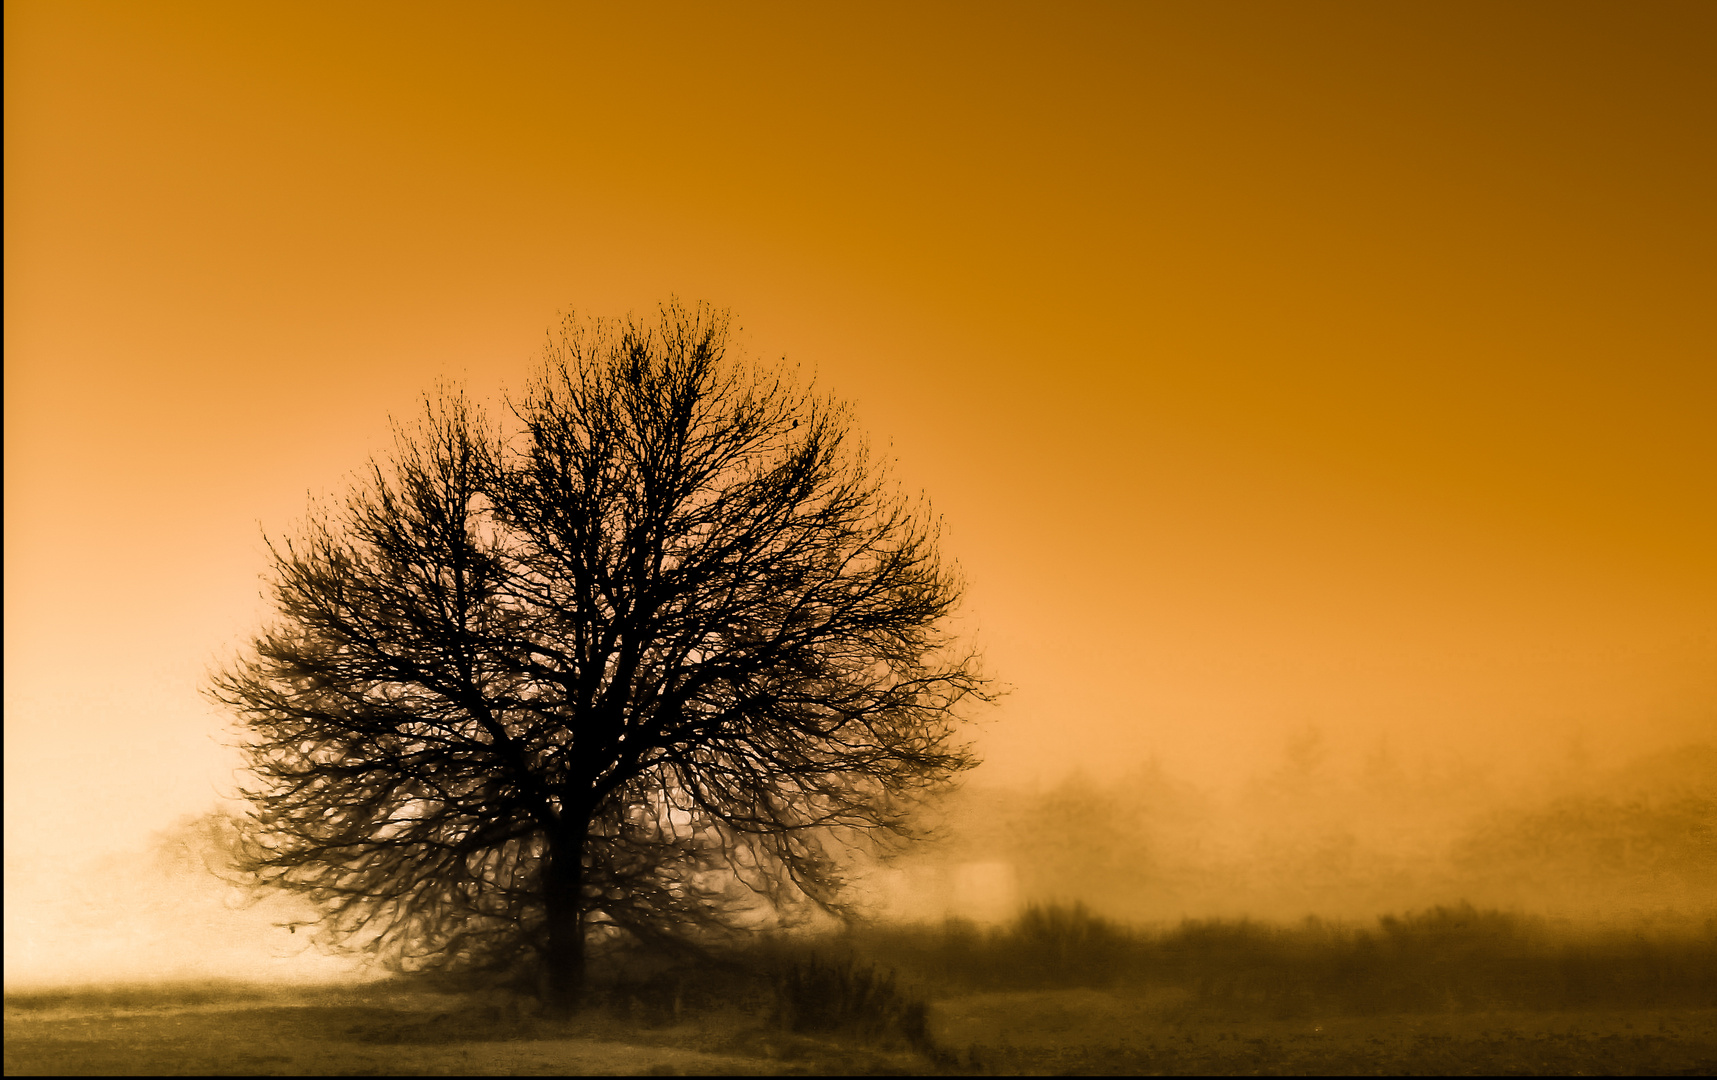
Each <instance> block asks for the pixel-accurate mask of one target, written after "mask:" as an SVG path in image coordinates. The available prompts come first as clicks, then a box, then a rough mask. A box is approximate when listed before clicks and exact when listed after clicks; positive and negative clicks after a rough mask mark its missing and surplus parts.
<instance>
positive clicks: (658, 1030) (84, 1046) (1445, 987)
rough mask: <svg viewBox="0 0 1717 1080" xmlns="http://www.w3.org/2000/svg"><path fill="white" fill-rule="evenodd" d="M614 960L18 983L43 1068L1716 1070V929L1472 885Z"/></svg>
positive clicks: (18, 1000) (35, 1064) (23, 1045)
mask: <svg viewBox="0 0 1717 1080" xmlns="http://www.w3.org/2000/svg"><path fill="white" fill-rule="evenodd" d="M746 959H747V961H748V964H747V965H736V966H726V967H721V968H709V967H699V968H677V969H676V968H670V969H662V970H657V971H656V972H655V973H654V974H652V975H651V976H649V977H648V978H642V977H640V978H636V979H633V980H631V981H621V982H615V983H613V984H612V985H610V986H609V987H607V988H606V989H605V990H604V991H603V992H602V993H601V996H600V1001H599V1002H598V1003H597V1004H596V1006H595V1007H593V1008H592V1009H590V1010H589V1011H587V1012H586V1013H584V1014H582V1015H580V1016H579V1017H577V1018H575V1019H573V1020H570V1021H551V1020H549V1019H547V1018H544V1017H542V1016H540V1015H538V1014H537V1012H536V1011H535V1009H534V1005H533V1003H532V1002H530V1000H529V999H528V998H524V997H521V996H518V995H514V994H511V993H508V992H505V991H503V990H498V989H493V988H491V989H488V990H472V989H467V990H465V991H463V992H457V993H456V992H451V991H448V990H447V989H446V987H445V986H443V987H442V988H441V989H440V990H432V989H429V988H428V986H427V984H425V983H423V982H421V981H417V982H414V981H409V980H390V981H386V982H377V983H369V984H361V985H352V984H347V985H341V986H311V987H297V988H265V987H259V986H254V985H246V984H211V983H203V984H176V985H159V986H151V987H129V988H127V987H107V988H78V989H69V988H68V989H58V990H48V989H43V990H37V991H33V992H12V993H8V995H7V997H6V1008H5V1035H6V1039H5V1070H6V1073H7V1074H8V1075H14V1074H16V1075H26V1074H40V1073H73V1074H93V1073H178V1074H190V1073H219V1072H233V1073H240V1074H292V1073H344V1074H364V1073H421V1074H445V1073H468V1072H469V1073H483V1074H506V1073H527V1074H551V1073H574V1074H577V1073H586V1074H590V1073H622V1074H640V1075H647V1074H654V1075H671V1074H676V1073H699V1074H716V1075H739V1074H749V1073H766V1074H786V1075H805V1074H827V1073H879V1074H889V1073H911V1072H926V1071H933V1072H941V1073H949V1074H993V1073H999V1074H1009V1073H1086V1074H1102V1073H1193V1074H1200V1073H1208V1074H1216V1073H1278V1074H1294V1073H1324V1072H1328V1073H1343V1074H1380V1073H1382V1074H1437V1073H1454V1074H1496V1073H1509V1074H1534V1073H1537V1074H1551V1073H1575V1074H1654V1075H1709V1074H1712V1073H1714V1072H1717V938H1713V936H1712V935H1711V933H1710V931H1709V928H1705V929H1703V930H1697V929H1695V930H1689V929H1686V928H1684V929H1683V930H1681V931H1678V932H1676V933H1660V934H1657V935H1655V936H1647V935H1643V934H1639V933H1634V934H1620V933H1612V934H1609V935H1603V934H1597V933H1595V932H1590V931H1588V932H1583V933H1575V932H1573V931H1570V930H1566V929H1564V930H1561V931H1556V930H1552V929H1550V928H1547V927H1545V926H1543V925H1542V924H1535V923H1532V922H1530V921H1528V920H1521V919H1518V918H1514V917H1509V916H1502V915H1498V914H1496V913H1484V912H1475V911H1472V910H1471V909H1464V910H1455V911H1438V912H1432V913H1427V914H1425V915H1422V916H1415V917H1409V918H1406V919H1402V920H1384V921H1383V922H1382V923H1380V928H1379V929H1378V930H1376V931H1362V930H1354V929H1347V930H1343V929H1340V928H1334V927H1329V926H1322V925H1318V924H1307V925H1304V926H1299V927H1268V926H1256V925H1250V924H1244V923H1224V924H1188V925H1187V926H1183V927H1181V928H1179V929H1177V930H1173V931H1165V932H1159V933H1154V934H1151V933H1144V932H1135V931H1128V930H1125V929H1123V928H1119V927H1116V926H1113V925H1111V924H1107V923H1104V922H1103V921H1102V920H1099V919H1094V918H1091V917H1089V916H1086V915H1083V914H1082V913H1080V912H1077V911H1073V912H1069V911H1055V910H1051V911H1048V912H1042V911H1039V912H1035V913H1028V914H1027V915H1026V916H1025V917H1022V918H1021V919H1020V920H1018V921H1017V922H1016V923H1015V924H1014V925H1013V926H1011V927H1009V928H1006V929H1002V930H994V931H989V932H979V931H977V930H976V929H975V928H972V927H963V926H958V925H955V926H948V927H943V928H939V929H919V930H916V931H895V932H881V931H876V932H872V933H869V934H864V935H848V936H845V937H843V938H840V939H819V940H817V941H814V942H806V941H802V940H795V941H791V942H781V941H776V942H770V943H767V944H766V945H765V946H763V947H759V948H756V949H753V950H751V951H750V952H748V953H747V954H746Z"/></svg>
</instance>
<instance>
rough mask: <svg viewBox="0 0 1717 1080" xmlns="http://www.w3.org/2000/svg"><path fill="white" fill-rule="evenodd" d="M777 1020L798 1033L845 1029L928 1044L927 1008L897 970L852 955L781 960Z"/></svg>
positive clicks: (876, 1038) (918, 1045)
mask: <svg viewBox="0 0 1717 1080" xmlns="http://www.w3.org/2000/svg"><path fill="white" fill-rule="evenodd" d="M773 1020H774V1023H775V1024H776V1026H778V1027H780V1028H783V1029H784V1030H787V1031H792V1032H796V1033H800V1034H809V1033H818V1034H834V1033H840V1034H847V1035H856V1036H858V1037H860V1038H863V1039H866V1040H870V1041H877V1042H888V1041H891V1040H892V1039H893V1038H899V1039H902V1040H904V1041H905V1042H906V1044H907V1045H909V1046H912V1047H914V1048H915V1049H920V1050H927V1049H929V1047H930V1034H929V1009H928V1006H927V1005H926V1004H925V1002H924V1001H922V1000H920V999H918V998H916V997H914V996H912V995H910V994H907V993H905V992H903V991H901V990H900V989H899V988H898V987H896V985H895V981H894V974H893V973H892V972H890V973H888V974H883V973H881V972H880V971H879V970H878V968H877V967H876V966H875V965H874V964H864V963H861V962H859V961H858V960H857V959H855V958H853V957H851V956H843V957H826V956H818V955H810V956H806V957H802V958H797V959H790V960H787V961H786V962H784V963H782V964H781V965H780V967H778V969H777V970H776V974H775V1012H774V1016H773Z"/></svg>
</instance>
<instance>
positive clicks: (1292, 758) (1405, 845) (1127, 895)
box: [5, 727, 1717, 987]
mask: <svg viewBox="0 0 1717 1080" xmlns="http://www.w3.org/2000/svg"><path fill="white" fill-rule="evenodd" d="M1353 749H1354V748H1351V747H1349V748H1344V747H1341V746H1340V745H1332V741H1331V740H1330V739H1329V737H1327V736H1326V735H1325V734H1324V733H1323V732H1321V731H1320V730H1319V729H1317V728H1315V727H1307V728H1304V729H1302V730H1300V731H1299V732H1297V733H1295V734H1294V735H1293V736H1291V737H1290V738H1288V739H1287V740H1286V741H1285V742H1284V743H1283V745H1281V746H1280V747H1278V748H1277V751H1276V754H1275V757H1276V760H1275V762H1274V764H1273V765H1272V766H1271V767H1268V768H1265V769H1261V770H1257V771H1253V772H1251V773H1248V774H1244V775H1242V776H1240V777H1238V778H1237V782H1236V783H1234V784H1232V785H1229V786H1227V787H1226V788H1212V787H1207V786H1200V785H1198V784H1195V783H1193V782H1191V781H1188V780H1186V779H1185V778H1183V777H1181V776H1178V775H1176V773H1175V771H1174V770H1173V769H1172V768H1169V767H1166V766H1165V765H1163V764H1162V763H1161V762H1158V761H1149V760H1147V761H1144V762H1141V763H1139V764H1138V765H1137V766H1135V767H1133V768H1131V769H1127V770H1123V771H1121V772H1120V773H1119V774H1118V775H1116V776H1114V777H1113V778H1111V779H1099V778H1097V777H1094V776H1093V775H1092V774H1091V773H1089V772H1085V771H1074V772H1070V773H1067V774H1065V775H1063V776H1061V777H1060V778H1059V779H1058V780H1055V781H1053V782H1038V783H1027V784H1001V783H996V782H994V781H993V780H992V779H991V778H990V776H989V775H987V774H986V772H985V770H984V769H983V768H982V767H980V768H979V769H978V770H976V771H975V772H974V773H973V774H971V776H970V779H969V780H968V782H967V783H965V784H964V785H962V787H961V788H960V789H959V790H958V791H956V792H954V793H953V794H951V795H950V796H948V797H947V798H945V799H944V800H942V801H941V802H940V803H939V804H938V805H937V807H936V808H935V811H934V812H933V813H930V814H927V815H926V817H925V821H924V825H925V828H926V830H927V832H928V833H929V834H930V837H929V838H928V839H926V840H925V841H923V842H920V843H917V844H915V845H912V846H910V847H908V848H907V849H906V850H905V851H904V852H903V853H902V854H901V855H900V856H899V857H897V858H895V859H893V860H892V861H890V862H889V863H888V864H887V865H884V866H878V867H873V868H871V869H870V870H869V871H868V872H866V873H864V874H863V875H862V876H861V878H860V880H858V881H857V882H856V883H855V887H854V895H855V896H857V897H858V898H859V899H860V901H861V902H860V905H859V906H860V908H861V909H862V910H864V911H865V912H866V914H867V916H868V917H869V918H871V919H874V920H877V921H880V922H892V923H906V924H933V925H934V924H940V923H942V922H943V921H945V920H948V919H958V920H968V921H970V922H973V923H976V924H979V925H984V924H997V923H1002V922H1006V921H1008V920H1011V919H1013V918H1014V917H1016V916H1017V915H1018V914H1019V913H1020V912H1021V911H1022V910H1024V909H1025V908H1026V907H1027V906H1030V905H1051V904H1060V905H1064V906H1068V905H1074V904H1078V905H1083V906H1084V907H1085V908H1087V909H1088V910H1090V911H1091V912H1092V913H1094V914H1097V915H1101V916H1105V917H1108V918H1111V919H1114V920H1117V921H1122V922H1126V923H1130V924H1133V925H1140V926H1153V925H1155V926H1163V925H1172V924H1175V923H1178V922H1180V921H1182V920H1189V919H1192V920H1197V919H1217V918H1222V919H1239V918H1245V919H1254V920H1263V921H1273V922H1289V921H1295V920H1301V919H1304V918H1306V917H1308V916H1311V917H1316V918H1320V919H1324V920H1332V921H1337V922H1344V923H1348V924H1353V925H1366V924H1370V923H1372V922H1373V921H1374V920H1375V919H1376V918H1377V917H1380V916H1384V915H1389V914H1400V913H1406V912H1411V911H1419V910H1425V909H1428V908H1431V907H1433V906H1437V905H1454V904H1459V903H1463V902H1464V903H1470V904H1472V905H1474V906H1477V907H1480V908H1492V907H1494V908H1498V909H1501V910H1505V911H1511V912H1521V913H1526V914H1533V915H1543V916H1549V917H1552V918H1554V919H1556V920H1559V921H1562V922H1571V923H1574V924H1577V925H1588V924H1606V925H1611V926H1614V925H1628V926H1639V927H1642V928H1643V927H1648V926H1650V927H1658V928H1663V929H1674V928H1677V927H1684V926H1693V925H1698V924H1700V923H1703V922H1704V921H1706V920H1709V919H1712V918H1714V917H1717V746H1714V745H1712V744H1709V743H1694V744H1688V745H1685V746H1681V747H1676V748H1673V749H1669V750H1665V751H1660V752H1656V753H1651V754H1646V755H1642V756H1639V757H1635V758H1633V759H1631V760H1628V761H1625V762H1623V763H1620V764H1614V765H1603V764H1597V763H1594V762H1593V761H1592V760H1590V758H1589V757H1588V756H1587V755H1585V754H1584V753H1582V751H1581V748H1580V746H1579V744H1578V743H1573V744H1570V746H1569V747H1568V748H1567V749H1566V751H1565V752H1564V753H1563V754H1562V755H1561V756H1560V758H1559V759H1556V760H1553V761H1550V762H1547V763H1546V764H1545V765H1544V766H1543V767H1542V768H1540V769H1538V770H1537V771H1536V772H1531V773H1528V774H1526V775H1525V776H1519V775H1515V774H1507V775H1503V774H1499V772H1498V770H1497V769H1495V768H1493V767H1489V766H1487V765H1486V764H1485V763H1483V762H1473V761H1467V760H1463V759H1460V758H1457V757H1454V756H1452V755H1443V756H1436V755H1423V756H1403V755H1400V754H1397V753H1396V752H1395V751H1393V750H1392V749H1391V748H1390V746H1389V745H1388V744H1387V743H1386V742H1381V741H1380V742H1378V743H1376V744H1374V745H1372V746H1370V747H1369V748H1359V749H1360V751H1361V752H1359V753H1343V752H1342V751H1344V750H1353ZM236 809H238V807H237V806H235V805H228V806H225V807H212V808H210V810H209V811H207V812H206V813H204V814H199V815H190V816H187V817H185V818H184V819H183V820H181V821H180V822H179V823H177V824H176V825H174V826H173V827H172V828H170V829H166V830H163V831H161V832H159V833H157V834H156V836H155V837H154V838H153V840H152V841H151V843H150V844H149V845H148V846H147V847H145V848H143V849H139V850H133V851H128V852H121V853H114V854H108V855H104V856H98V857H95V858H92V859H89V860H84V861H79V860H76V859H71V860H66V861H64V862H61V863H57V864H47V863H43V862H41V861H33V862H30V863H27V864H26V863H24V862H22V861H20V862H14V861H13V860H12V858H10V857H8V860H7V864H6V898H7V903H6V915H5V917H6V924H5V933H6V951H5V980H6V985H7V986H8V987H22V986H40V985H51V984H66V983H88V982H102V981H120V982H126V981H139V982H140V981H151V980H174V979H191V978H198V979H207V978H217V979H235V980H263V981H268V982H308V981H318V980H329V979H332V980H343V979H354V978H365V977H369V976H371V975H374V974H376V972H374V971H372V970H370V969H368V968H366V967H365V966H364V965H363V964H362V963H361V962H360V961H358V960H357V959H355V958H352V957H338V956H328V955H325V954H323V953H322V952H320V951H318V950H317V949H316V948H315V947H314V946H312V945H311V943H310V935H309V934H308V933H303V932H299V931H298V930H295V929H293V928H292V926H291V924H293V923H294V922H295V921H297V920H303V919H306V918H309V917H311V916H312V914H313V913H312V912H311V911H309V910H308V909H307V908H305V907H304V906H302V904H301V903H299V902H298V901H295V900H293V899H292V898H288V897H282V896H273V897H264V898H262V899H260V900H258V899H256V898H253V897H249V896H247V895H246V894H245V893H244V892H243V891H242V890H240V889H238V888H236V887H234V886H232V885H231V884H229V883H228V882H227V881H226V880H225V879H224V878H223V876H222V872H223V871H224V870H225V869H226V866H227V863H226V853H227V852H228V850H229V846H228V845H229V844H230V839H231V824H230V821H231V819H230V818H229V817H227V816H226V814H227V813H229V812H231V811H233V810H236Z"/></svg>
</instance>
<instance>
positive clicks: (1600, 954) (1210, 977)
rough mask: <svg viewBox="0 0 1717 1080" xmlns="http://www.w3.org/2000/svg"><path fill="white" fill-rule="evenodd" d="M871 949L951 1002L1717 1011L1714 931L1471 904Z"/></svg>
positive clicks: (935, 936)
mask: <svg viewBox="0 0 1717 1080" xmlns="http://www.w3.org/2000/svg"><path fill="white" fill-rule="evenodd" d="M865 948H866V949H867V951H868V952H869V953H870V954H871V955H874V956H877V957H879V958H883V959H884V960H885V961H890V962H892V963H894V964H896V965H897V966H898V967H899V968H900V969H901V970H902V971H903V972H906V973H910V974H911V975H913V976H915V977H917V978H918V979H920V980H922V981H923V982H925V983H928V984H930V985H933V986H939V987H942V988H944V990H945V991H952V990H956V989H958V990H966V991H977V990H1036V989H1045V988H1068V987H1088V988H1099V989H1112V990H1144V989H1149V988H1157V989H1172V990H1177V991H1180V992H1181V993H1182V994H1183V995H1184V997H1185V1000H1186V1001H1187V1004H1188V1006H1189V1007H1192V1008H1203V1009H1210V1008H1215V1009H1223V1010H1239V1011H1246V1012H1256V1013H1259V1014H1262V1015H1276V1016H1290V1015H1296V1014H1299V1013H1303V1012H1307V1011H1313V1010H1318V1011H1327V1012H1334V1013H1338V1014H1343V1015H1368V1014H1377V1013H1389V1012H1424V1011H1439V1010H1450V1009H1457V1010H1477V1009H1572V1008H1588V1007H1618V1006H1619V1007H1633V1006H1639V1007H1657V1006H1692V1007H1712V1006H1717V923H1714V922H1711V921H1707V922H1706V923H1705V924H1704V925H1702V926H1700V927H1687V928H1683V929H1681V930H1680V931H1666V930H1660V931H1656V932H1653V933H1650V934H1647V933H1645V932H1641V931H1637V930H1620V929H1612V930H1606V929H1576V928H1573V927H1569V926H1559V925H1556V924H1553V923H1550V922H1548V921H1547V920H1542V919H1535V918H1531V917H1528V916H1524V915H1516V914H1509V913H1505V912H1499V911H1480V910H1477V909H1475V908H1473V907H1471V906H1467V905H1460V906H1456V907H1437V908H1433V909H1431V910H1429V911H1425V912H1419V913H1415V914H1408V915H1402V916H1386V917H1384V918H1382V919H1380V920H1379V921H1378V923H1377V925H1376V927H1375V928H1361V927H1352V926H1345V925H1341V924H1335V923H1328V922H1322V921H1318V920H1307V921H1305V922H1302V923H1299V924H1295V925H1291V926H1281V925H1272V924H1265V923H1256V922H1248V921H1244V920H1242V921H1207V922H1201V921H1189V922H1185V923H1183V924H1181V925H1180V926H1178V927H1175V928H1172V929H1161V930H1137V929H1129V928H1127V927H1124V926H1121V925H1119V924H1116V923H1113V922H1111V921H1109V920H1107V919H1104V918H1101V917H1099V916H1096V915H1093V914H1091V913H1089V912H1087V911H1085V910H1084V909H1083V908H1080V907H1077V906H1075V907H1072V908H1061V907H1046V908H1035V907H1034V908H1029V909H1027V910H1026V911H1025V913H1023V914H1022V915H1021V916H1020V917H1019V918H1018V919H1016V920H1015V921H1014V922H1013V923H1012V924H1010V925H1008V926H1006V927H1002V928H995V929H991V930H987V931H981V930H979V929H978V928H976V927H974V926H972V925H971V924H969V923H961V922H950V923H948V924H945V925H944V926H941V927H937V928H925V929H897V930H878V931H872V932H870V933H869V934H868V935H866V938H865Z"/></svg>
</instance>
